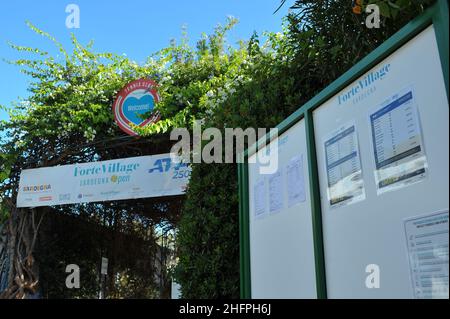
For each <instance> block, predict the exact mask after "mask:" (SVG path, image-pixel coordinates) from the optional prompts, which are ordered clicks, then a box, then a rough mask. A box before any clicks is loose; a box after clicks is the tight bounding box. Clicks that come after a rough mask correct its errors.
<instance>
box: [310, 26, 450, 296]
mask: <svg viewBox="0 0 450 319" xmlns="http://www.w3.org/2000/svg"><path fill="white" fill-rule="evenodd" d="M442 69H443V68H442V65H441V59H440V55H439V49H438V45H437V40H436V34H435V29H434V27H433V26H429V27H428V28H426V29H425V30H423V31H422V32H420V33H419V34H418V35H416V36H415V37H414V38H413V39H411V40H410V41H409V42H407V43H406V44H404V45H403V46H402V47H401V48H399V49H398V50H396V51H395V52H394V53H393V54H391V55H390V56H388V57H387V58H385V59H384V60H383V61H381V62H380V63H378V64H377V65H375V66H373V67H372V68H371V69H370V70H369V71H367V72H366V73H365V74H363V75H362V76H360V77H359V78H358V79H357V80H356V81H354V82H353V83H351V84H350V85H348V86H347V87H346V88H344V89H343V90H341V91H340V92H338V93H337V94H336V95H335V96H333V97H332V98H330V99H328V100H327V101H326V102H325V103H323V104H322V105H321V106H319V107H318V108H316V109H315V110H314V111H313V120H314V132H315V146H316V150H317V165H318V170H319V172H318V174H319V183H320V194H321V208H322V220H323V240H324V259H325V270H326V282H327V295H328V297H329V298H440V297H446V298H448V207H449V196H448V194H449V107H448V97H447V93H446V87H445V81H444V75H443V71H442ZM442 211H446V212H447V217H446V219H445V217H442V216H441V215H439V216H441V221H443V222H442V223H441V224H439V227H438V228H437V229H434V228H433V227H431V226H430V227H429V228H427V229H423V230H420V231H419V230H418V228H415V227H413V224H412V223H413V222H411V219H413V220H415V219H414V218H417V216H419V217H420V216H422V218H424V219H423V220H424V223H425V224H426V223H427V222H429V220H430V218H432V217H433V216H435V215H434V214H436V213H438V212H442ZM430 216H431V217H430ZM442 218H443V219H442ZM445 220H446V222H445ZM414 231H416V232H417V231H419V233H418V234H414ZM421 232H425V233H421ZM436 232H439V234H438V235H439V236H434V237H433V236H432V235H433V234H436ZM445 232H446V235H445V234H444V233H445ZM430 234H431V235H430ZM442 234H443V235H442ZM417 236H419V237H417ZM420 236H425V237H427V236H428V237H427V238H428V239H429V240H427V241H425V244H423V243H422V244H423V247H422V248H423V251H422V252H417V250H415V249H416V247H415V245H417V244H418V243H419V244H420V243H421V241H420V240H419V239H420V238H422V237H420ZM445 236H446V238H447V241H446V242H445V240H444V238H445ZM418 238H419V239H418ZM411 245H413V246H411ZM436 247H439V249H437V248H436ZM445 247H446V248H445ZM445 249H446V250H445ZM428 262H431V263H434V262H435V263H437V264H433V265H435V266H436V267H431V268H432V269H437V268H439V269H438V270H437V271H436V272H435V273H433V272H432V271H430V267H428V268H427V267H426V266H427V263H428ZM373 265H375V266H376V269H378V270H379V271H377V272H376V273H374V272H373V271H368V272H366V271H367V269H373ZM371 276H376V277H378V279H377V280H379V286H377V285H370V284H368V282H367V280H368V278H373V277H371ZM445 278H446V279H445Z"/></svg>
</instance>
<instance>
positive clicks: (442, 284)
mask: <svg viewBox="0 0 450 319" xmlns="http://www.w3.org/2000/svg"><path fill="white" fill-rule="evenodd" d="M448 230H449V224H448V210H447V211H444V212H438V213H434V214H430V215H426V216H420V217H416V218H411V219H408V220H406V221H405V234H406V242H407V249H408V257H409V266H410V274H411V282H412V286H413V291H414V297H415V298H420V299H430V298H433V299H437V298H439V299H442V298H443V299H448V298H449V293H448V275H449V270H448Z"/></svg>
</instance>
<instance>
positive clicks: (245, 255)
mask: <svg viewBox="0 0 450 319" xmlns="http://www.w3.org/2000/svg"><path fill="white" fill-rule="evenodd" d="M431 24H433V25H434V27H435V33H436V39H437V43H438V48H439V54H440V58H441V64H442V70H443V74H444V80H445V85H446V90H447V98H448V96H449V89H448V79H449V77H448V67H449V44H448V35H449V17H448V3H447V0H438V1H437V3H436V4H435V5H433V6H432V7H431V8H429V9H428V10H426V11H425V12H424V13H423V14H422V15H420V16H418V17H416V18H415V19H413V20H412V21H411V22H409V23H408V24H406V25H405V26H404V27H403V28H401V29H400V30H399V31H398V32H396V33H395V34H394V35H393V36H391V37H390V38H389V39H388V40H386V41H385V42H384V43H383V44H381V45H380V46H379V47H377V48H376V49H375V50H374V51H372V52H371V53H369V54H368V55H367V56H366V57H365V58H363V59H362V60H361V61H360V62H358V63H357V64H356V65H354V66H353V67H352V68H351V69H350V70H348V71H347V72H346V73H344V74H343V75H342V76H340V77H339V78H338V79H337V80H335V81H334V82H333V83H331V84H330V85H329V86H327V87H326V88H325V89H324V90H322V91H321V92H320V93H319V94H317V95H316V96H315V97H314V98H312V99H311V100H310V101H309V102H307V103H306V104H305V105H303V106H302V107H300V108H299V109H298V110H297V111H295V112H294V113H293V114H291V115H290V116H289V117H287V118H286V119H285V120H284V121H283V122H281V123H280V124H279V125H278V126H277V128H278V130H279V135H281V134H283V133H284V132H286V131H287V130H288V129H289V128H291V127H292V126H293V125H295V124H296V123H297V122H298V121H300V120H301V119H302V118H305V120H306V121H305V122H306V123H305V124H306V134H307V148H308V150H307V151H308V161H309V175H310V176H309V177H310V187H311V205H312V215H313V216H312V217H313V236H314V252H315V265H316V286H317V297H318V298H321V299H323V298H327V291H326V276H325V258H324V249H323V233H322V214H321V201H320V188H319V181H318V167H317V158H316V146H315V140H314V122H313V117H312V111H313V110H314V109H316V108H317V107H319V106H320V105H322V104H323V103H325V102H326V101H327V100H329V99H330V98H331V97H332V96H334V95H335V94H337V93H338V92H339V91H341V90H342V89H344V88H345V87H346V86H348V85H349V84H351V83H352V82H354V81H355V80H357V79H358V78H359V77H360V76H361V75H363V74H364V73H365V72H367V71H368V70H369V69H371V68H372V67H373V66H375V65H376V64H378V63H380V62H381V61H382V60H384V59H385V58H386V57H388V56H390V55H391V54H392V53H393V52H395V51H396V50H398V49H399V48H400V47H401V46H403V45H404V44H405V43H407V42H408V41H409V40H411V39H412V38H414V37H415V36H416V35H417V34H418V33H420V32H421V31H423V30H424V29H425V28H426V27H428V26H429V25H431ZM272 139H273V136H271V135H270V134H267V135H266V136H265V137H263V138H262V139H260V140H259V141H258V142H257V143H255V144H254V145H252V146H250V147H249V148H248V149H247V150H245V152H244V154H243V157H244V163H243V164H239V195H240V201H241V202H240V205H239V209H240V235H241V297H242V298H251V281H250V278H251V277H250V276H251V268H250V236H249V203H248V200H249V199H248V193H249V188H248V164H247V160H248V157H249V156H251V155H253V154H254V153H255V152H256V151H257V150H258V149H259V147H260V146H264V145H267V144H268V143H270V141H272Z"/></svg>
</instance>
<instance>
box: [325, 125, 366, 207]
mask: <svg viewBox="0 0 450 319" xmlns="http://www.w3.org/2000/svg"><path fill="white" fill-rule="evenodd" d="M324 147H325V163H326V172H327V178H328V202H329V204H330V206H331V207H337V206H342V205H349V204H351V203H355V202H357V201H361V200H364V199H365V198H366V195H365V190H364V180H363V177H362V168H361V158H360V154H359V145H358V137H357V131H356V125H355V124H354V123H351V124H347V125H343V126H342V127H340V128H339V129H338V130H336V131H335V132H333V133H332V134H330V135H329V136H328V137H327V138H326V139H325V142H324Z"/></svg>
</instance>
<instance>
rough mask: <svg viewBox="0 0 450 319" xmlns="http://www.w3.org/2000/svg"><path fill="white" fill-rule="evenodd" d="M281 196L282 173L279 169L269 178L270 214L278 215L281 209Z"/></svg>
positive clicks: (282, 197)
mask: <svg viewBox="0 0 450 319" xmlns="http://www.w3.org/2000/svg"><path fill="white" fill-rule="evenodd" d="M283 194H284V189H283V171H282V170H281V169H279V170H278V171H277V172H276V173H274V174H272V175H271V176H270V177H269V202H270V204H269V205H270V212H271V213H278V212H280V211H281V210H282V209H283V207H284V203H283V201H284V200H283V199H284V196H283Z"/></svg>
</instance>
